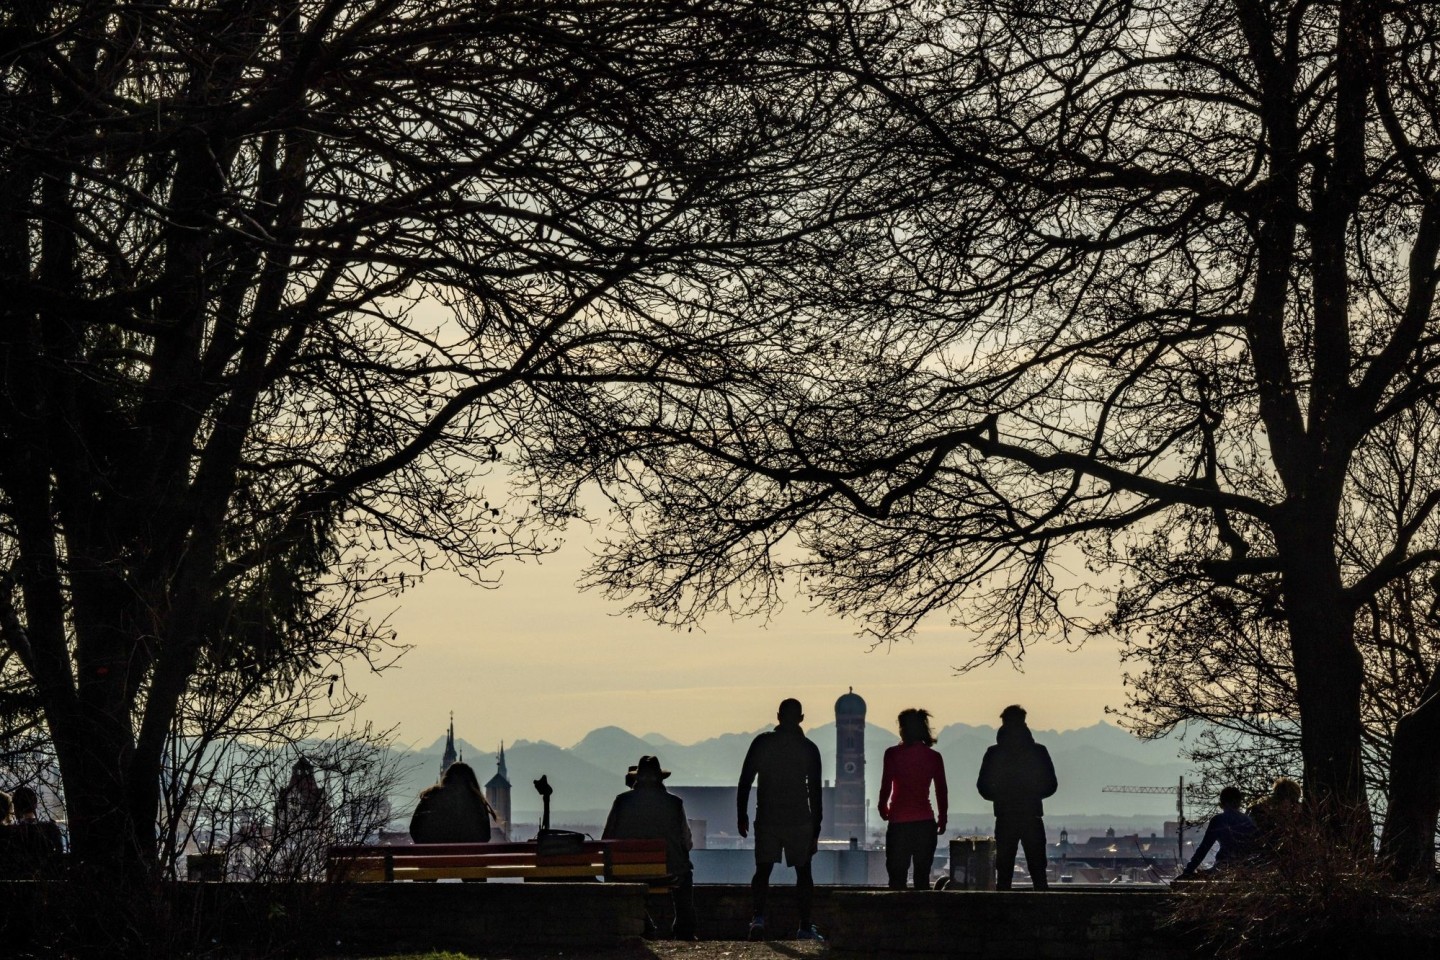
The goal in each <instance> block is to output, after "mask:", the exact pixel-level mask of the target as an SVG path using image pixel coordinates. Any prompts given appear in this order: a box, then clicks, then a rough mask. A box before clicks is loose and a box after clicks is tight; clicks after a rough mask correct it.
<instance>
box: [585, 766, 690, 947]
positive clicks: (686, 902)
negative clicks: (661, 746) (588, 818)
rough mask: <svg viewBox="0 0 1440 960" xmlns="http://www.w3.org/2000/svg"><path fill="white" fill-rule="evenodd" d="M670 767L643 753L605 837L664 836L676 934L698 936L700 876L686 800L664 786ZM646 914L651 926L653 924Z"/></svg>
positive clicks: (628, 775) (614, 809)
mask: <svg viewBox="0 0 1440 960" xmlns="http://www.w3.org/2000/svg"><path fill="white" fill-rule="evenodd" d="M669 776H670V771H669V770H662V769H661V768H660V760H659V759H658V758H657V757H652V756H644V757H641V758H640V762H639V763H637V764H635V766H633V767H631V768H630V769H629V771H628V772H627V773H626V774H625V783H626V785H627V786H629V787H630V789H629V790H627V791H625V792H624V793H622V794H619V795H618V796H616V797H615V802H614V803H612V804H611V805H610V816H609V817H607V818H606V820H605V832H604V833H603V834H601V838H602V839H604V840H664V841H665V869H666V870H667V871H668V872H669V873H670V875H671V876H672V877H674V878H675V880H674V885H673V886H672V887H671V888H670V898H671V901H672V902H673V903H674V905H675V923H674V926H673V927H672V928H671V935H672V936H673V937H674V938H675V939H677V940H694V939H695V879H694V868H693V866H692V865H691V863H690V849H691V846H692V842H691V837H690V821H689V820H688V819H686V817H685V801H683V800H681V799H680V798H679V797H677V796H675V795H674V794H673V793H671V792H670V791H669V790H666V789H665V779H666V778H667V777H669ZM653 926H654V925H653V923H651V922H650V919H649V917H646V930H647V931H649V930H650V929H652V928H653Z"/></svg>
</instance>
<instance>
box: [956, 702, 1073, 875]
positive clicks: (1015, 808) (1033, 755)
mask: <svg viewBox="0 0 1440 960" xmlns="http://www.w3.org/2000/svg"><path fill="white" fill-rule="evenodd" d="M1056 786H1057V784H1056V781H1055V764H1053V763H1051V762H1050V751H1048V750H1046V749H1045V748H1044V747H1042V746H1041V745H1040V744H1038V743H1036V742H1035V737H1034V736H1033V735H1032V734H1031V733H1030V728H1029V727H1028V726H1026V725H1025V708H1024V707H1022V706H1019V705H1018V704H1015V705H1012V706H1009V707H1006V708H1005V709H1004V710H1003V711H1001V713H1000V729H999V730H997V731H996V732H995V746H993V747H991V748H990V749H989V750H986V751H985V759H984V760H983V761H981V763H980V779H979V780H978V781H977V782H976V784H975V787H976V789H977V790H979V791H980V796H982V797H984V798H985V799H986V800H989V801H990V802H991V803H993V804H994V805H995V889H997V890H1009V889H1010V884H1011V881H1012V880H1013V879H1014V876H1015V848H1016V847H1017V846H1023V847H1024V848H1025V862H1026V863H1027V864H1028V865H1029V867H1030V879H1031V881H1032V882H1033V883H1034V885H1035V889H1036V890H1048V889H1050V881H1049V878H1048V877H1046V876H1045V867H1046V863H1047V860H1048V858H1047V857H1046V855H1045V821H1044V819H1043V817H1044V815H1045V807H1044V804H1043V803H1042V802H1041V801H1042V800H1044V799H1045V798H1046V797H1048V796H1051V795H1052V794H1054V793H1055V789H1056Z"/></svg>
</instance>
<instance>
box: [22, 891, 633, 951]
mask: <svg viewBox="0 0 1440 960" xmlns="http://www.w3.org/2000/svg"><path fill="white" fill-rule="evenodd" d="M645 895H646V888H645V887H644V886H643V885H641V884H631V883H605V884H602V883H523V884H521V883H391V884H383V883H374V884H247V883H179V884H168V885H166V886H165V887H164V888H163V895H162V896H160V897H156V896H154V894H153V893H151V894H150V895H145V894H138V895H137V896H135V897H123V896H117V895H116V892H115V891H113V890H111V891H108V893H107V894H105V895H101V894H99V893H98V892H95V891H92V892H90V893H89V894H87V893H86V891H85V889H84V888H83V887H81V886H80V885H78V884H64V883H41V882H13V883H0V944H3V945H4V946H5V948H6V949H5V950H0V955H11V954H10V953H9V951H12V950H13V951H14V952H17V953H19V952H24V951H25V950H27V949H29V950H33V951H34V952H37V953H46V952H52V951H53V950H55V949H57V947H58V949H59V950H60V951H61V952H64V951H65V950H68V949H70V948H72V947H73V948H75V949H83V951H84V952H85V953H87V954H88V955H104V954H105V953H106V952H107V947H110V946H112V944H113V947H114V949H116V950H118V949H119V942H118V938H119V937H123V936H124V935H125V932H127V931H130V932H133V934H134V938H135V939H138V940H140V941H142V942H154V943H156V944H157V945H159V944H161V943H162V942H163V943H164V944H165V945H166V946H167V947H173V948H174V949H173V950H172V952H175V953H182V954H183V953H184V952H186V951H187V950H188V949H192V948H194V947H207V948H209V947H214V946H216V945H224V946H230V947H236V948H243V947H249V948H252V949H254V950H257V951H259V952H261V953H265V954H267V955H296V954H299V953H319V954H322V955H326V956H336V957H340V956H363V957H373V956H379V955H384V954H391V953H404V952H425V951H431V950H454V951H465V952H478V951H480V950H481V949H485V948H492V947H497V946H503V947H512V946H513V947H602V948H603V947H613V946H616V945H618V944H621V943H623V942H627V941H631V940H633V939H634V938H637V937H639V936H640V935H641V933H642V932H643V927H644V920H645ZM57 938H63V942H61V943H59V944H57Z"/></svg>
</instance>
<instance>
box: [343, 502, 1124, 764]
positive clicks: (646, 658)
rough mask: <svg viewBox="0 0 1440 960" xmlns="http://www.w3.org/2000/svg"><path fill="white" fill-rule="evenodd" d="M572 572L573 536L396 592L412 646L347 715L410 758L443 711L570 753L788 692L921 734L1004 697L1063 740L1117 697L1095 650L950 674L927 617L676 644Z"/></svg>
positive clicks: (950, 645) (726, 713)
mask: <svg viewBox="0 0 1440 960" xmlns="http://www.w3.org/2000/svg"><path fill="white" fill-rule="evenodd" d="M572 533H573V531H572ZM586 561H587V554H586V551H585V547H584V545H583V544H582V542H580V540H579V538H577V537H573V536H572V537H571V539H569V540H568V541H567V543H566V545H565V547H564V548H563V549H562V551H561V552H560V553H558V554H555V555H552V556H549V557H546V558H545V559H544V560H543V561H541V562H540V563H536V562H534V561H531V562H529V563H526V564H520V563H517V562H510V563H507V564H506V565H505V566H504V567H503V582H502V584H501V585H500V587H499V588H497V589H483V588H479V587H476V586H474V585H471V584H467V583H464V582H462V581H460V580H459V579H457V578H454V577H451V576H447V575H432V576H431V578H430V579H429V580H427V581H426V582H425V583H424V584H422V585H421V586H420V587H419V588H418V589H414V590H411V591H409V592H407V593H405V594H404V595H403V596H402V597H401V598H399V604H398V606H397V607H396V608H395V612H394V614H393V616H392V618H391V623H392V624H393V626H394V627H395V629H396V630H397V631H398V632H399V636H400V640H401V641H402V642H406V643H409V644H411V645H413V647H414V649H412V650H411V651H410V652H409V653H407V654H406V655H405V656H404V658H402V660H401V661H400V663H399V665H398V666H397V667H395V668H394V669H392V670H390V671H387V672H386V673H385V674H383V675H381V676H378V677H367V678H363V679H362V678H356V680H357V686H359V688H360V689H361V690H363V691H364V692H365V693H366V694H367V695H368V696H369V698H370V702H369V704H368V705H367V706H366V707H365V708H363V711H362V713H361V717H362V718H363V719H367V720H372V721H375V722H376V723H378V724H382V725H386V726H388V725H391V724H398V725H399V734H400V742H401V743H402V744H405V745H412V746H415V745H418V746H423V745H426V744H429V743H430V742H431V741H433V740H434V739H435V737H437V736H439V735H441V734H443V733H444V730H445V725H446V723H447V721H448V716H449V712H450V711H451V710H453V711H454V712H455V728H456V733H457V735H459V736H461V737H463V738H465V739H466V740H468V741H469V742H471V743H473V744H475V745H476V746H484V747H485V748H486V749H493V748H494V746H495V745H496V744H498V743H499V742H500V741H501V740H504V741H506V742H511V741H514V740H517V739H526V740H548V741H550V742H552V743H555V744H558V745H560V746H570V745H571V744H573V743H575V742H576V741H577V740H579V739H580V738H581V737H583V736H584V735H585V734H586V733H588V732H589V731H590V730H593V729H595V728H596V727H601V726H608V725H614V726H619V727H623V728H625V729H626V730H629V731H630V732H631V733H634V734H637V735H643V734H646V733H650V732H657V733H663V734H665V735H666V736H668V737H671V738H673V739H675V740H678V741H680V742H682V743H691V742H694V741H696V740H703V739H705V738H707V737H712V736H715V735H717V734H721V733H730V732H740V731H748V730H754V729H757V728H759V727H762V726H764V725H766V724H768V723H771V722H773V717H774V713H775V708H776V706H777V704H778V703H779V701H780V700H781V699H783V698H784V697H787V696H795V697H799V698H800V699H801V701H802V702H803V703H804V705H805V710H806V714H807V718H808V719H807V722H809V723H813V724H821V723H826V722H829V721H830V720H832V719H833V718H834V717H833V705H834V702H835V698H836V697H838V696H839V695H841V694H843V693H844V692H845V691H846V690H847V689H848V688H849V687H851V686H853V687H854V688H855V692H856V693H859V694H860V695H861V696H863V697H864V698H865V700H866V702H867V704H868V707H869V721H870V722H871V723H882V724H889V723H892V722H893V719H894V717H895V714H896V713H898V712H899V711H900V710H901V709H903V708H905V707H909V706H920V707H924V708H926V709H928V710H930V711H931V713H933V714H934V715H935V719H936V722H937V727H938V726H944V725H945V724H949V723H955V722H964V723H972V724H982V723H983V724H992V725H993V724H996V723H998V719H997V717H998V715H999V713H1000V710H1001V709H1002V708H1003V707H1004V706H1005V705H1006V704H1009V703H1015V702H1019V703H1023V704H1025V705H1026V707H1028V708H1029V710H1030V721H1031V725H1032V726H1034V727H1035V728H1036V729H1062V730H1063V729H1070V728H1073V727H1081V726H1089V725H1090V724H1093V723H1095V722H1096V721H1099V720H1101V719H1103V718H1104V707H1105V706H1106V705H1111V706H1118V705H1120V703H1121V700H1122V691H1121V686H1120V667H1119V664H1118V661H1117V659H1116V656H1115V646H1114V645H1113V644H1112V643H1108V642H1105V643H1101V642H1092V643H1089V644H1087V645H1086V646H1085V647H1084V648H1083V649H1081V650H1080V651H1078V652H1071V651H1069V650H1068V649H1066V648H1065V647H1062V646H1055V645H1051V644H1044V643H1041V644H1036V645H1035V646H1034V647H1032V649H1031V651H1030V652H1029V653H1028V654H1027V656H1026V669H1025V672H1024V673H1017V672H1015V671H1014V670H1013V669H1011V668H1010V667H1008V666H1006V665H1003V664H1002V665H998V666H994V667H990V668H985V669H982V670H980V671H978V672H973V673H971V674H969V675H967V676H956V675H955V672H954V670H953V667H954V666H955V665H956V664H960V663H963V662H964V661H966V660H967V659H969V657H970V655H971V654H972V652H973V651H972V649H971V648H970V647H969V646H968V645H967V644H966V643H965V641H964V635H963V634H961V633H960V632H959V631H956V630H955V629H952V628H950V627H948V626H947V625H946V623H945V622H944V621H943V620H941V621H938V622H936V623H934V624H933V625H931V626H930V627H928V628H927V629H923V630H922V631H920V632H919V633H917V634H916V636H915V638H914V639H913V640H911V641H907V642H903V643H900V644H897V645H895V646H894V647H892V648H891V649H889V650H888V651H887V650H885V649H883V648H882V649H877V650H873V651H872V650H871V649H870V644H869V642H868V641H866V640H864V639H862V638H859V637H856V636H855V631H854V628H853V626H851V625H849V624H847V623H846V622H844V621H841V620H839V619H835V618H831V617H828V616H826V615H824V614H821V613H809V612H806V610H805V609H804V605H803V604H802V603H799V602H794V603H791V604H790V605H789V606H788V607H787V608H786V610H785V611H783V613H782V614H781V615H780V616H779V617H777V618H776V619H775V620H774V621H773V622H771V623H770V624H768V625H766V624H764V623H761V622H759V621H738V622H732V621H730V620H729V619H727V618H714V619H713V620H711V621H707V622H706V623H705V625H704V629H703V630H702V629H699V628H697V629H695V630H694V631H693V632H691V633H686V632H684V631H681V632H678V633H677V632H675V631H674V630H672V629H670V628H664V627H657V626H655V625H654V624H651V623H649V622H647V621H645V620H642V619H638V618H636V619H630V618H627V617H625V616H623V615H617V613H618V610H619V608H618V606H616V605H614V604H612V603H609V602H607V601H606V600H605V599H604V598H603V597H601V596H600V595H599V594H597V593H593V592H591V593H581V592H580V591H579V590H577V589H576V587H575V583H576V581H577V579H578V578H579V576H580V572H581V568H582V567H583V566H584V565H585V563H586Z"/></svg>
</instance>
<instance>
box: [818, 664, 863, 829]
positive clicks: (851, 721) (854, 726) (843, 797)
mask: <svg viewBox="0 0 1440 960" xmlns="http://www.w3.org/2000/svg"><path fill="white" fill-rule="evenodd" d="M833 796H834V797H835V803H834V809H833V810H827V811H825V823H827V824H828V825H829V827H830V829H829V830H828V831H827V833H829V835H830V836H832V837H834V838H835V839H837V840H848V839H850V838H851V837H855V838H856V839H858V840H859V841H860V842H861V843H864V842H865V839H866V823H867V820H868V817H867V814H868V813H869V807H868V806H867V805H866V803H865V701H864V700H863V699H862V698H861V697H860V695H859V694H857V693H856V692H855V688H854V687H851V688H850V692H849V693H846V694H842V695H841V697H840V699H839V700H836V701H835V793H834V794H833Z"/></svg>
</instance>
